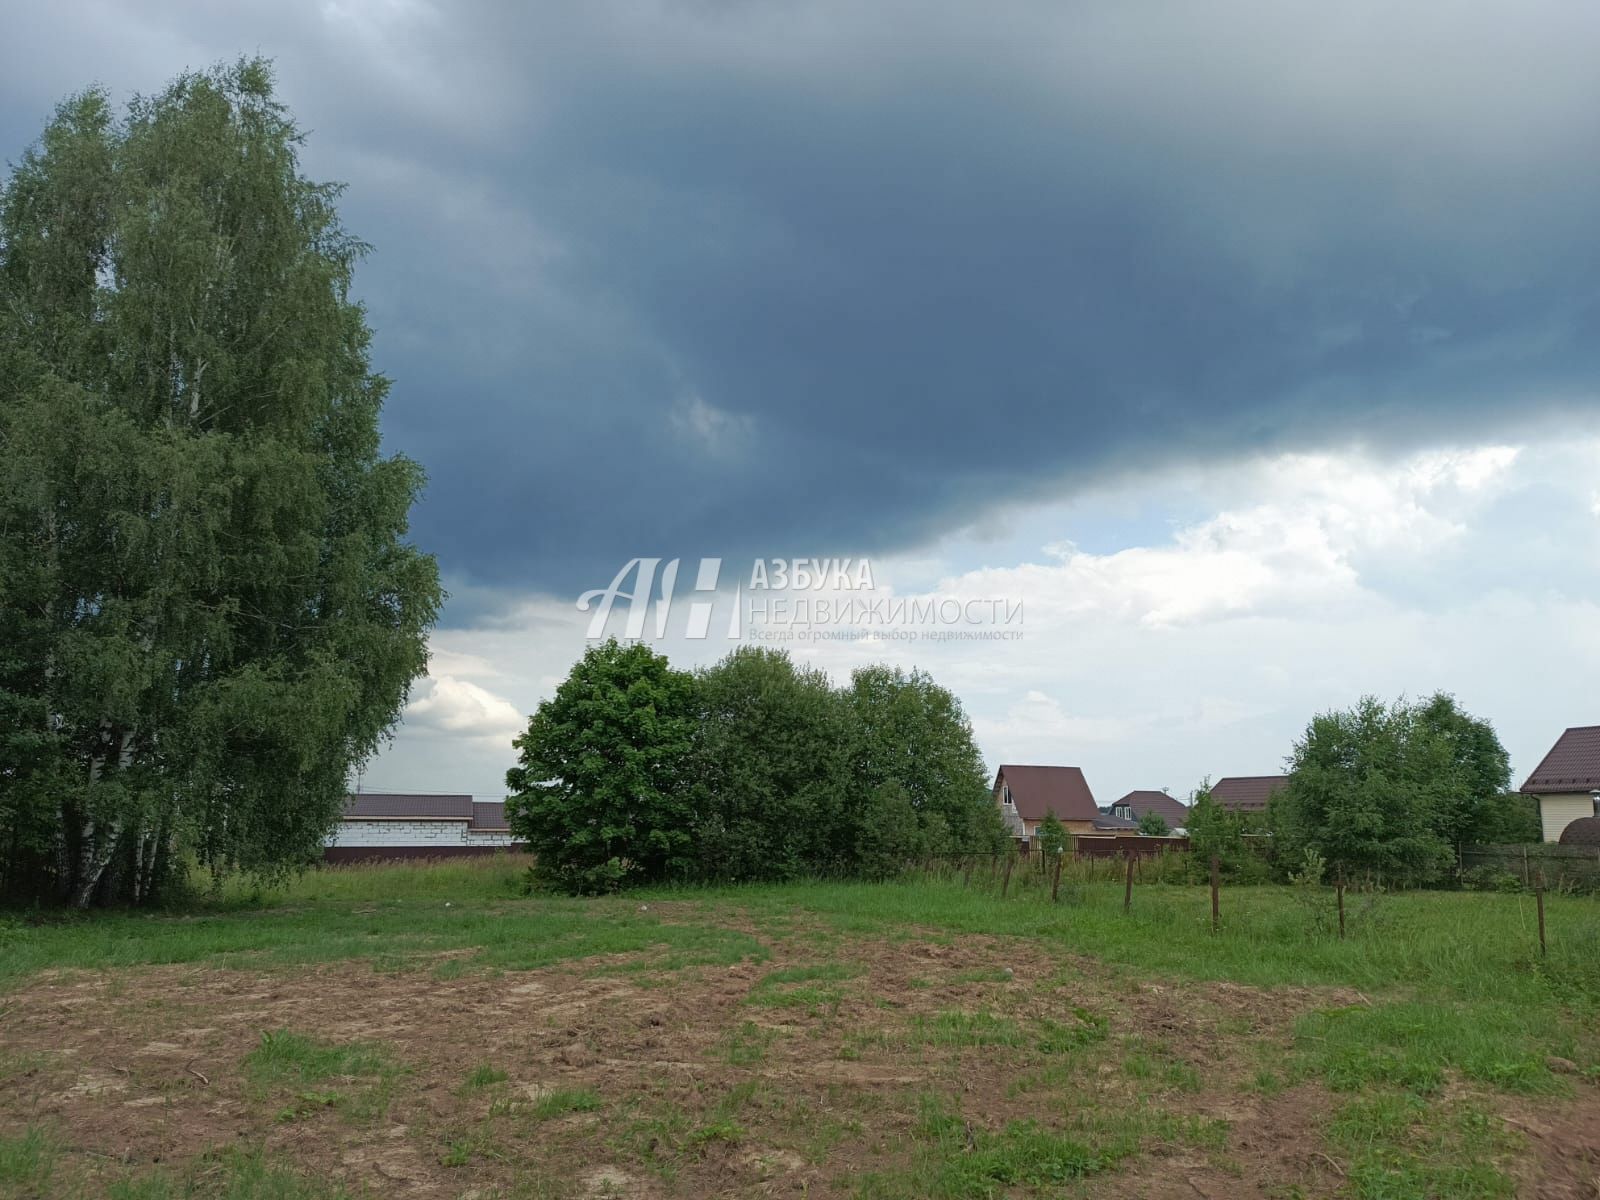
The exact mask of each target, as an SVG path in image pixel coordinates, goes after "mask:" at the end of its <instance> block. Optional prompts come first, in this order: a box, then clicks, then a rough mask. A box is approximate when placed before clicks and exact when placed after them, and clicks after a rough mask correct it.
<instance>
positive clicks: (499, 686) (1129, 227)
mask: <svg viewBox="0 0 1600 1200" xmlns="http://www.w3.org/2000/svg"><path fill="white" fill-rule="evenodd" d="M6 29H7V34H6V38H5V40H4V46H3V47H0V149H3V152H4V154H5V156H6V157H8V158H14V157H15V156H16V154H17V153H18V152H19V151H20V150H21V149H22V148H23V146H25V145H26V144H27V143H28V142H29V141H30V140H31V139H32V138H33V137H34V136H35V135H36V134H37V132H38V130H39V129H40V127H41V126H42V125H43V123H44V122H45V121H46V120H47V119H48V116H49V114H50V111H51V109H52V107H53V105H54V104H55V103H56V102H57V101H58V100H60V99H61V98H62V97H63V96H65V95H66V94H67V93H69V92H71V91H74V90H76V89H78V88H80V87H82V86H84V85H86V84H88V83H91V82H100V83H103V84H104V85H106V86H107V87H108V88H110V89H111V90H112V91H113V93H114V94H115V95H117V96H118V97H126V96H127V95H129V94H131V93H132V92H134V91H139V90H145V91H150V90H154V89H156V88H158V87H160V86H161V85H162V83H164V82H165V81H166V80H167V79H168V78H169V77H170V76H172V75H173V74H174V73H176V72H177V71H179V70H181V69H183V68H185V67H203V66H206V65H208V64H210V63H212V62H214V61H216V60H218V59H222V58H229V57H233V56H235V55H237V54H240V53H249V54H254V53H261V54H265V55H268V56H270V57H272V58H273V59H275V60H276V63H277V71H278V78H279V84H280V90H281V93H282V95H283V98H284V99H285V101H286V102H287V103H288V104H289V105H290V107H291V108H292V109H293V111H294V112H295V113H296V114H297V116H298V117H299V119H300V121H301V123H302V124H303V126H304V127H305V128H306V129H307V130H308V132H309V137H308V141H307V143H306V146H305V153H304V164H305V168H306V170H307V172H308V173H310V174H312V175H313V176H316V177H318V178H325V179H341V180H344V181H346V182H348V184H349V185H350V186H349V191H348V193H347V196H346V200H345V203H344V207H343V212H344V215H345V218H346V221H347V223H348V224H349V225H350V227H351V228H352V229H353V231H354V232H356V233H357V234H359V235H360V236H361V237H363V238H364V239H366V240H367V241H369V242H371V243H372V244H373V245H374V247H375V250H374V254H373V255H372V257H371V259H370V260H369V261H368V263H367V264H366V265H365V267H364V269H363V270H362V272H361V274H360V276H359V287H360V291H361V294H362V296H363V298H364V300H365V301H366V303H367V305H368V307H369V310H370V315H371V321H372V324H373V325H374V327H375V329H376V331H377V337H376V342H375V352H376V358H377V362H378V365H379V367H380V368H381V369H382V370H383V371H384V372H386V373H387V374H389V375H390V376H392V377H393V378H394V380H395V387H394V390H393V395H392V400H391V402H390V405H389V408H388V410H387V412H386V415H385V430H386V436H387V440H388V443H389V445H390V446H391V447H392V448H394V449H397V450H403V451H404V452H406V453H408V454H410V455H412V456H413V457H415V458H417V459H419V460H420V461H421V462H422V463H423V464H424V465H425V467H426V468H427V469H428V472H429V474H430V477H431V485H430V489H429V492H428V495H427V498H426V500H425V501H424V503H423V504H422V505H421V507H420V508H419V510H418V511H417V513H416V520H415V533H416V536H417V538H418V540H419V541H420V542H421V543H422V544H423V545H425V546H426V547H427V548H429V549H431V550H433V551H434V552H436V553H437V554H438V556H439V558H440V561H441V564H442V565H443V568H444V570H445V573H446V576H447V578H448V581H449V584H450V586H451V588H452V591H453V592H454V595H455V598H454V599H453V600H452V602H451V605H450V607H449V609H448V610H447V613H446V618H445V624H444V626H443V627H442V628H441V629H440V630H439V631H438V633H437V634H436V635H435V638H434V647H435V651H436V659H435V664H434V669H433V677H432V678H431V679H430V680H429V681H426V682H424V683H423V684H421V685H420V686H419V688H418V691H417V697H416V700H415V701H414V703H413V706H412V708H411V710H410V713H409V715H408V719H407V722H406V725H405V727H404V729H403V730H402V732H401V734H400V739H399V742H398V743H397V745H396V746H395V747H394V748H393V749H392V750H391V751H390V752H388V754H387V755H386V756H385V757H384V758H383V759H382V760H380V761H379V762H378V763H377V764H375V765H374V766H373V767H372V769H371V770H370V771H369V772H368V775H367V783H368V785H369V786H371V785H379V786H382V785H387V786H391V787H418V788H431V789H435V790H466V791H473V792H476V793H479V794H482V795H487V794H491V793H493V792H495V791H497V790H498V788H499V785H500V781H501V774H502V772H503V770H504V768H505V767H506V766H507V765H509V761H510V757H511V754H510V747H509V738H510V736H511V734H512V733H513V732H514V730H515V729H516V728H517V727H518V726H519V725H520V724H522V723H523V722H524V721H525V719H526V714H527V713H528V712H529V711H530V710H531V709H532V707H533V706H535V705H536V704H537V703H538V701H539V699H540V698H541V697H542V696H544V695H547V694H548V693H549V691H550V690H551V688H552V686H553V684H554V682H555V681H556V680H557V679H559V677H560V676H561V675H562V674H563V673H564V672H565V670H566V668H567V667H568V665H570V663H571V661H572V660H573V659H574V658H576V657H577V655H578V654H579V653H581V651H582V647H583V644H584V633H585V626H586V623H587V618H586V617H584V616H583V614H580V613H578V612H577V610H576V607H575V599H576V597H577V595H578V594H579V593H580V592H582V591H584V590H586V589H589V588H598V587H603V586H604V585H605V584H606V583H608V582H609V581H610V580H611V578H612V576H613V575H614V574H615V573H616V571H617V570H618V568H619V567H621V565H622V564H623V563H624V562H626V561H627V560H628V559H629V558H631V557H634V556H638V555H660V556H665V557H681V558H682V559H683V560H684V563H685V567H684V570H685V572H686V574H687V575H688V576H690V577H692V575H693V571H694V565H695V564H696V563H697V561H698V560H699V558H700V557H702V556H709V555H716V556H722V557H723V558H724V560H725V562H727V563H728V564H730V571H731V572H735V573H747V571H748V564H749V562H750V561H751V560H752V559H753V558H755V557H758V556H759V557H765V558H777V557H784V558H789V557H795V556H846V555H848V556H857V557H859V556H863V555H868V556H871V559H872V562H873V565H874V568H875V577H876V582H877V584H878V586H879V589H880V590H881V591H884V592H892V593H893V594H895V595H898V596H913V595H915V596H925V597H939V596H946V595H948V596H972V595H983V596H999V595H1004V596H1010V597H1015V598H1017V599H1020V600H1021V601H1022V602H1023V604H1024V612H1025V615H1024V624H1023V634H1024V636H1023V637H1022V639H1021V640H1019V641H1016V642H1012V643H1003V644H1002V643H993V644H966V645H956V644H943V645H935V644H927V643H921V644H917V643H910V644H896V643H887V642H878V643H872V642H868V643H865V644H862V643H829V644H826V645H823V646H811V647H806V648H804V649H803V650H799V651H798V652H799V653H802V654H804V655H805V656H806V657H807V658H809V659H810V660H813V661H816V662H819V663H821V664H822V665H825V666H827V667H829V669H831V670H835V671H837V672H839V673H840V674H841V676H842V675H843V674H845V673H847V672H848V669H849V667H851V666H853V665H857V664H859V663H861V662H865V661H872V660H875V659H889V660H891V661H896V662H901V663H904V664H907V665H911V664H920V665H924V666H926V667H927V668H928V669H930V670H931V671H933V673H934V674H935V676H936V677H937V678H939V679H940V680H941V681H943V682H946V683H948V684H949V685H950V686H952V687H953V688H955V690H956V691H957V692H958V693H959V694H960V695H961V696H962V698H963V700H964V701H965V702H966V704H967V707H968V710H969V712H970V713H971V715H972V717H973V720H974V723H975V725H976V727H977V729H978V732H979V735H980V740H981V742H982V745H983V748H984V751H985V754H986V755H987V756H988V758H989V762H990V765H991V766H993V765H995V764H997V763H999V762H1002V761H1036V762H1062V763H1076V764H1080V765H1082V766H1084V768H1085V769H1086V771H1087V772H1088V775H1089V779H1090V782H1091V784H1092V785H1093V787H1094V789H1095V792H1096V795H1097V797H1098V798H1099V799H1101V801H1102V802H1109V801H1110V800H1111V799H1114V798H1115V797H1116V796H1117V795H1119V794H1121V793H1122V792H1124V791H1126V790H1128V789H1130V788H1134V787H1160V786H1168V787H1171V788H1172V790H1173V791H1175V792H1187V791H1188V790H1189V789H1190V788H1192V787H1193V786H1194V785H1195V784H1196V783H1197V782H1198V780H1199V779H1200V777H1202V776H1203V775H1206V774H1210V775H1213V776H1215V775H1221V774H1232V773H1264V772H1270V771H1273V770H1276V769H1277V768H1278V767H1279V766H1280V764H1281V760H1282V757H1283V755H1284V754H1285V753H1286V752H1287V750H1288V747H1289V743H1290V741H1291V740H1292V738H1293V737H1294V735H1295V734H1296V733H1297V732H1298V731H1299V730H1300V729H1302V728H1303V727H1304V725H1305V722H1306V720H1307V719H1308V717H1309V716H1310V715H1311V713H1313V712H1315V711H1317V710H1319V709H1324V708H1327V707H1330V706H1337V705H1345V704H1348V703H1351V702H1353V701H1354V700H1355V699H1356V698H1357V697H1358V696H1359V695H1360V694H1361V693H1363V692H1366V691H1372V692H1378V693H1380V694H1383V695H1389V696H1392V695H1394V694H1397V693H1399V692H1402V691H1404V692H1409V693H1412V694H1421V693H1426V692H1429V691H1432V690H1434V689H1436V688H1444V689H1447V690H1451V691H1454V692H1456V693H1457V694H1458V695H1459V696H1460V698H1461V699H1462V701H1463V702H1464V703H1465V704H1466V705H1467V706H1468V707H1469V708H1470V709H1472V710H1473V711H1475V712H1477V713H1480V714H1481V715H1484V716H1487V717H1489V718H1491V719H1492V720H1493V721H1494V722H1495V724H1496V725H1497V726H1498V727H1499V729H1500V730H1501V733H1502V736H1503V738H1504V740H1505V741H1506V743H1507V745H1508V748H1509V749H1510V750H1511V751H1512V754H1513V758H1514V762H1515V765H1516V769H1517V771H1518V772H1519V773H1525V772H1526V771H1527V769H1529V768H1530V767H1531V766H1532V765H1533V763H1534V761H1535V760H1536V758H1537V757H1538V755H1540V754H1541V753H1542V752H1543V751H1544V749H1546V748H1547V745H1548V743H1549V742H1551V741H1552V740H1553V739H1554V737H1555V735H1556V734H1557V733H1558V732H1559V731H1560V729H1561V728H1562V727H1564V726H1566V725H1569V724H1579V723H1590V722H1594V721H1600V701H1596V700H1595V699H1593V698H1591V694H1590V693H1591V692H1592V691H1593V690H1594V688H1595V685H1596V680H1597V679H1600V671H1597V667H1600V623H1597V621H1596V619H1595V618H1596V611H1595V605H1594V597H1595V596H1596V594H1597V592H1596V588H1597V585H1600V578H1597V561H1600V560H1597V554H1596V551H1597V549H1600V517H1597V512H1600V477H1597V471H1596V465H1597V464H1596V451H1597V450H1600V421H1597V420H1596V411H1597V403H1596V402H1597V387H1600V384H1597V381H1600V270H1597V268H1600V238H1597V237H1595V235H1594V232H1593V227H1594V221H1595V213H1596V212H1597V211H1600V153H1597V150H1596V148H1597V147H1600V136H1597V135H1600V72H1597V71H1595V70H1594V66H1593V63H1594V50H1595V47H1596V46H1597V45H1600V8H1596V7H1595V6H1592V5H1585V4H1579V3H1573V2H1571V0H1562V2H1559V3H1540V2H1538V0H1531V2H1528V3H1523V4H1519V5H1516V6H1508V5H1463V4H1459V3H1450V4H1444V3H1431V2H1427V0H1418V2H1415V3H1412V4H1409V5H1405V6H1400V7H1396V6H1393V5H1388V4H1377V3H1365V2H1360V0H1357V2H1352V3H1347V4H1343V5H1336V6H1330V5H1326V4H1318V5H1309V4H1304V5H1302V4H1294V3H1284V2H1281V0H1272V2H1265V0H1263V2H1262V3H1255V4H1227V3H1218V4H1209V5H1195V4H1190V3H1151V4H1141V5H1129V4H1120V3H1104V4H1095V5H1089V4H1062V3H1048V4H1045V3H1041V4H1027V3H1016V4H1009V5H975V4H971V3H969V2H959V3H950V4H937V3H920V4H917V5H909V4H905V5H902V4H896V3H890V2H888V0H884V2H881V3H873V4H863V3H858V2H854V0H850V2H839V3H826V2H815V3H808V4H791V3H775V2H774V3H764V2H760V3H748V4H742V3H735V2H732V0H718V2H711V0H704V2H684V3H642V2H641V3H605V2H599V0H590V2H586V3H582V4H515V5H512V4H506V5H500V6H496V5H485V4H470V3H450V4H444V3H440V4H437V5H433V4H428V3H423V2H420V0H391V2H387V3H370V4H369V3H358V2H353V0H351V2H344V3H323V4H299V3H293V2H291V0H274V2H273V3H270V4H267V3H233V4H227V5H217V4H210V3H199V2H196V3H175V4H138V5H129V4H123V3H103V4H90V3H72V2H68V0H61V2H57V3H53V4H51V5H30V6H14V8H13V9H12V10H11V11H9V12H8V13H7V17H6ZM734 564H738V565H737V567H735V566H734ZM670 648H671V650H672V652H673V653H674V656H675V657H676V658H679V659H681V660H682V661H684V662H686V663H691V662H695V661H703V660H705V659H708V658H710V657H714V656H715V655H717V654H720V653H722V652H724V651H725V650H726V649H727V643H726V642H725V641H723V642H717V641H707V642H703V643H687V642H682V641H678V642H674V643H673V644H672V645H671V647H670Z"/></svg>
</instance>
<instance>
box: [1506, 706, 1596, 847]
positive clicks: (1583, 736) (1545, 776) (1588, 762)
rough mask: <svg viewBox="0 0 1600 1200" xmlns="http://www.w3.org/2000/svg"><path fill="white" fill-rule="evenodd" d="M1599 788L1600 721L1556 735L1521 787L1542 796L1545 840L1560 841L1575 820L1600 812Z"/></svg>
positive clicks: (1540, 797)
mask: <svg viewBox="0 0 1600 1200" xmlns="http://www.w3.org/2000/svg"><path fill="white" fill-rule="evenodd" d="M1596 789H1600V725H1575V726H1573V728H1571V729H1569V730H1567V731H1566V732H1565V733H1563V734H1562V735H1561V736H1560V737H1559V738H1557V739H1556V744H1555V745H1554V746H1552V747H1550V753H1548V754H1546V755H1545V756H1544V758H1543V759H1542V760H1541V761H1540V763H1539V765H1538V766H1537V767H1535V768H1534V769H1533V774H1531V775H1529V776H1528V779H1527V782H1526V783H1524V784H1523V785H1522V787H1521V789H1520V790H1521V791H1522V793H1523V794H1524V795H1527V796H1534V797H1536V798H1537V799H1538V801H1539V824H1540V826H1541V827H1542V828H1543V832H1544V840H1545V841H1547V842H1556V841H1561V840H1563V839H1562V836H1561V835H1562V834H1563V833H1565V832H1566V831H1567V828H1568V827H1569V826H1571V825H1572V824H1574V823H1575V822H1578V821H1582V820H1584V819H1586V818H1592V817H1594V816H1596V815H1600V795H1596ZM1583 828H1584V829H1585V830H1587V829H1588V828H1590V827H1589V826H1584V827H1583Z"/></svg>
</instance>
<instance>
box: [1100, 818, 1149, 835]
mask: <svg viewBox="0 0 1600 1200" xmlns="http://www.w3.org/2000/svg"><path fill="white" fill-rule="evenodd" d="M1094 827H1095V828H1096V829H1123V830H1127V831H1128V832H1130V833H1131V832H1132V831H1133V830H1135V829H1137V828H1139V823H1138V822H1137V821H1129V820H1125V819H1124V818H1122V817H1113V816H1111V815H1109V814H1107V815H1103V816H1098V817H1096V818H1095V819H1094Z"/></svg>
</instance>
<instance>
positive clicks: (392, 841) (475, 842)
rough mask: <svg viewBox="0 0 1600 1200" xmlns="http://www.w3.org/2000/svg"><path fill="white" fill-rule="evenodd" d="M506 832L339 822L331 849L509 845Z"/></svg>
mask: <svg viewBox="0 0 1600 1200" xmlns="http://www.w3.org/2000/svg"><path fill="white" fill-rule="evenodd" d="M515 844H516V843H515V842H514V841H513V840H512V837H511V835H510V834H509V833H492V832H483V831H481V830H480V831H474V830H472V828H471V827H470V826H469V825H468V823H467V821H466V820H465V819H463V820H460V821H361V820H354V821H352V820H345V821H340V822H339V826H338V828H337V829H335V830H334V832H333V836H332V837H330V838H329V839H328V845H330V846H354V847H366V846H378V847H383V846H440V847H444V846H481V847H484V848H486V849H487V848H493V847H496V846H512V845H515Z"/></svg>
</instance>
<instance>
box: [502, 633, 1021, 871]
mask: <svg viewBox="0 0 1600 1200" xmlns="http://www.w3.org/2000/svg"><path fill="white" fill-rule="evenodd" d="M516 748H517V750H518V765H517V766H516V767H514V768H512V770H511V771H510V772H508V774H507V780H506V782H507V788H508V790H509V792H510V793H511V795H510V798H509V799H508V801H507V804H506V815H507V819H508V823H509V824H510V826H511V829H512V832H513V833H514V834H515V835H516V836H518V837H519V838H521V839H523V840H525V841H526V842H527V843H528V848H529V849H530V850H531V851H532V852H533V854H534V855H535V856H536V862H537V864H538V865H537V866H536V867H535V871H536V873H537V874H538V876H539V878H540V879H541V880H542V881H544V882H545V883H547V884H549V885H552V886H555V887H558V888H561V889H564V890H567V891H571V892H580V893H581V892H600V891H609V890H613V889H616V888H620V887H623V886H626V885H629V884H636V883H646V882H656V881H664V880H716V881H729V882H746V881H757V880H783V879H794V878H798V877H801V876H808V875H829V876H838V877H848V878H858V879H881V878H886V877H888V876H890V875H893V874H896V873H898V872H899V871H900V870H901V869H903V867H904V866H905V864H906V863H907V862H908V861H911V860H913V859H916V858H919V857H923V856H927V855H936V854H949V853H955V852H982V853H993V852H996V851H998V850H1000V849H1003V848H1004V847H1005V846H1006V845H1007V844H1008V842H1007V838H1008V834H1007V832H1006V830H1005V826H1004V824H1003V822H1002V820H1001V817H1000V812H999V809H998V807H997V806H996V805H995V804H994V803H993V799H992V796H991V794H990V789H989V783H988V776H987V774H986V772H985V770H984V765H983V760H982V757H981V756H980V755H979V753H978V748H977V745H976V743H975V742H974V741H973V737H972V727H971V725H970V723H969V722H968V720H967V718H966V715H965V713H964V712H963V711H962V708H961V704H960V702H959V701H958V700H957V699H956V698H955V697H954V696H953V695H951V693H950V692H949V691H947V690H946V689H944V688H942V687H940V686H939V685H938V684H936V683H935V682H934V681H933V680H932V679H931V678H930V677H929V676H927V675H926V674H924V673H922V672H920V671H911V672H906V671H902V670H899V669H896V668H892V667H887V666H871V667H863V668H861V669H859V670H857V671H856V672H855V673H854V674H853V675H852V676H851V679H850V682H849V684H848V685H847V686H843V687H835V686H834V685H833V683H832V682H831V681H830V680H829V678H828V676H827V675H826V674H825V673H824V672H822V671H819V670H815V669H812V668H808V667H803V666H798V665H796V664H795V663H794V662H793V661H792V660H791V659H790V657H789V655H788V654H787V653H785V652H782V651H775V650H768V649H765V648H762V647H755V646H741V647H739V648H737V649H735V650H734V651H733V652H731V653H730V654H728V655H727V657H725V658H723V659H722V660H721V661H720V662H718V663H716V664H715V665H713V666H710V667H706V668H703V669H701V670H698V671H693V672H690V671H683V670H679V669H677V668H674V667H673V666H672V665H671V663H670V662H668V660H667V659H666V658H665V656H663V655H661V654H658V653H656V652H655V651H653V650H651V649H650V648H649V647H648V646H646V645H643V644H640V643H620V642H617V641H615V640H612V641H607V642H604V643H599V644H596V645H593V646H591V647H590V648H589V649H588V650H587V652H586V653H585V654H584V656H583V658H582V659H581V660H580V661H579V662H578V663H577V664H576V665H575V666H574V667H573V668H572V671H571V672H570V674H568V676H567V678H566V679H565V681H563V682H562V684H561V686H560V687H558V688H557V689H556V692H555V694H554V695H553V696H552V697H551V698H550V699H549V700H547V701H545V702H544V703H542V704H541V705H540V706H539V708H538V710H537V711H536V712H535V713H534V714H533V716H532V718H531V720H530V721H529V724H528V728H527V731H526V732H525V733H523V734H522V735H521V736H520V737H519V738H517V740H516Z"/></svg>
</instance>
